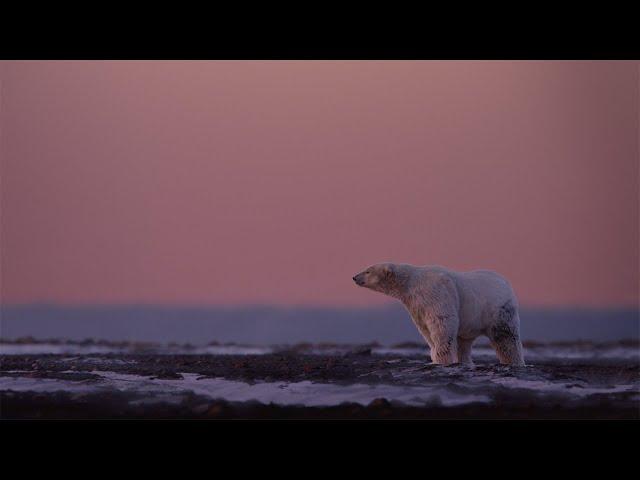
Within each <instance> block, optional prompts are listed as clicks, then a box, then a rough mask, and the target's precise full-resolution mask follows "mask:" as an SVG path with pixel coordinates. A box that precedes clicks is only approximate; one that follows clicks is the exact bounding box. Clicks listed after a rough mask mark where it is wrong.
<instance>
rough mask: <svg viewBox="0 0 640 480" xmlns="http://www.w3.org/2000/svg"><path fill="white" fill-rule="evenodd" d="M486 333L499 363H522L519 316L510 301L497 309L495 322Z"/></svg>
mask: <svg viewBox="0 0 640 480" xmlns="http://www.w3.org/2000/svg"><path fill="white" fill-rule="evenodd" d="M487 333H488V336H489V340H491V344H492V346H493V348H494V349H495V350H496V356H497V357H498V360H499V361H500V363H502V364H506V365H524V359H523V357H522V342H521V340H520V318H519V316H518V312H517V311H516V309H515V308H514V306H513V305H512V304H511V302H507V303H505V304H504V305H502V306H501V307H500V308H499V309H498V312H497V313H496V319H495V323H494V324H493V325H492V326H491V328H490V329H489V332H487Z"/></svg>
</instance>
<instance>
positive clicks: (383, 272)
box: [353, 263, 524, 365]
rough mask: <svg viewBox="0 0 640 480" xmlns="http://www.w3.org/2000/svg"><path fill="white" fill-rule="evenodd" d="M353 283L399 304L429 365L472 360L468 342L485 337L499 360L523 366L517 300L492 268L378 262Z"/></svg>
mask: <svg viewBox="0 0 640 480" xmlns="http://www.w3.org/2000/svg"><path fill="white" fill-rule="evenodd" d="M353 281H354V282H355V283H356V284H358V285H359V286H361V287H365V288H369V289H371V290H374V291H376V292H381V293H384V294H386V295H389V296H391V297H394V298H397V299H398V300H400V301H401V302H402V303H403V305H404V306H405V308H406V309H407V311H408V312H409V314H410V315H411V318H412V320H413V322H414V323H415V325H416V327H418V330H419V331H420V333H421V334H422V336H423V337H424V339H425V340H426V342H427V344H429V347H430V348H431V359H432V360H433V362H434V363H440V364H451V363H456V362H459V363H467V364H472V363H473V361H472V360H471V345H472V344H473V341H474V340H475V339H476V338H477V337H479V336H480V335H485V336H487V337H489V340H490V342H491V345H492V346H493V348H494V349H495V351H496V355H497V357H498V360H499V361H500V363H503V364H508V365H524V359H523V357H522V342H521V341H520V318H519V316H518V300H517V298H516V296H515V294H514V292H513V289H512V288H511V285H510V284H509V282H508V281H507V280H506V279H505V278H504V277H503V276H501V275H499V274H497V273H495V272H492V271H489V270H474V271H471V272H456V271H453V270H449V269H447V268H444V267H440V266H437V265H434V266H431V265H427V266H422V267H419V266H414V265H408V264H398V263H379V264H376V265H372V266H370V267H368V268H367V269H365V270H364V271H362V272H360V273H358V274H357V275H356V276H354V277H353Z"/></svg>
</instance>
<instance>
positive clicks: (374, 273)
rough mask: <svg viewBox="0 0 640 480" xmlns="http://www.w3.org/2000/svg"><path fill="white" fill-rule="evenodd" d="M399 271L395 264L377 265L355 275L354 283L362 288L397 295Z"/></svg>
mask: <svg viewBox="0 0 640 480" xmlns="http://www.w3.org/2000/svg"><path fill="white" fill-rule="evenodd" d="M397 270H398V267H397V266H396V265H395V264H394V263H377V264H375V265H371V266H370V267H368V268H366V269H365V270H363V271H362V272H360V273H358V274H357V275H355V276H354V277H353V281H354V282H356V284H357V285H358V286H360V287H365V288H368V289H370V290H374V291H376V292H381V293H385V294H387V295H395V294H396V291H397V289H398V285H397Z"/></svg>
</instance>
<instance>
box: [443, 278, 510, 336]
mask: <svg viewBox="0 0 640 480" xmlns="http://www.w3.org/2000/svg"><path fill="white" fill-rule="evenodd" d="M450 274H451V276H452V277H453V278H454V279H455V282H456V286H457V289H458V296H459V298H460V310H459V312H460V317H461V323H462V324H464V327H469V328H471V329H472V330H475V329H477V328H483V327H485V326H487V325H488V324H490V323H491V322H492V321H493V319H494V318H495V315H496V313H497V312H499V311H500V309H501V308H504V307H505V306H508V307H509V308H512V309H514V310H515V311H517V309H518V300H517V298H516V295H515V293H514V291H513V289H512V288H511V284H510V283H509V281H508V280H507V279H506V278H504V277H503V276H502V275H500V274H499V273H496V272H493V271H491V270H473V271H470V272H454V271H450Z"/></svg>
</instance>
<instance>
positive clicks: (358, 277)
mask: <svg viewBox="0 0 640 480" xmlns="http://www.w3.org/2000/svg"><path fill="white" fill-rule="evenodd" d="M353 281H354V282H356V285H358V286H360V287H362V286H363V285H364V272H360V273H358V274H357V275H354V277H353Z"/></svg>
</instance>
